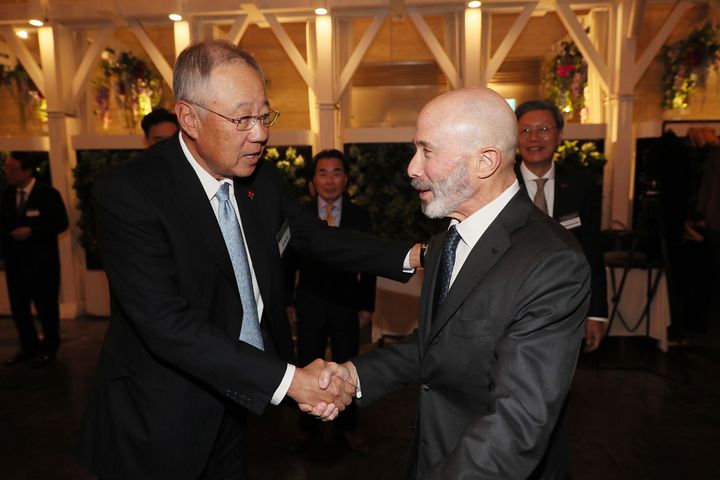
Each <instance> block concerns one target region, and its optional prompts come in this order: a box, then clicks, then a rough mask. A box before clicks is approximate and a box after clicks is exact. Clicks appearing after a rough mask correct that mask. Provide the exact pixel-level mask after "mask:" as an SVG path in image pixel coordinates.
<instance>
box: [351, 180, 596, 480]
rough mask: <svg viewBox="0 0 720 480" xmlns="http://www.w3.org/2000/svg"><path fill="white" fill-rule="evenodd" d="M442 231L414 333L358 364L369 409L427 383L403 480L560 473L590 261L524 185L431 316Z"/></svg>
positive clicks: (432, 249)
mask: <svg viewBox="0 0 720 480" xmlns="http://www.w3.org/2000/svg"><path fill="white" fill-rule="evenodd" d="M445 236H446V233H442V234H440V235H437V236H435V237H433V238H432V239H431V241H430V244H429V246H428V251H427V257H426V266H427V270H426V272H425V279H424V283H423V287H422V294H421V300H420V321H419V325H418V329H417V330H416V331H415V332H414V333H413V334H412V335H411V336H410V337H408V339H406V340H405V341H404V342H402V343H399V344H395V345H392V346H390V347H387V348H383V349H380V350H376V351H374V352H371V353H369V354H367V355H365V356H362V357H359V358H358V359H356V360H354V362H355V364H356V366H357V369H358V374H359V377H360V383H361V386H362V403H363V404H365V403H366V402H372V401H374V400H375V399H377V398H379V397H380V396H382V395H384V394H385V393H387V392H388V391H390V390H392V389H394V388H396V387H398V386H400V385H402V384H406V383H418V384H420V385H421V388H420V398H419V402H418V413H417V419H416V424H415V429H414V432H415V437H414V441H413V447H412V453H411V456H410V461H409V468H408V473H407V478H411V479H415V478H418V479H424V480H425V479H443V480H449V479H460V478H473V479H503V480H505V479H526V478H543V479H550V478H564V477H563V475H564V473H565V467H566V466H565V465H564V456H563V455H562V452H558V448H560V447H559V446H558V445H556V444H555V443H554V442H552V441H551V438H552V437H553V436H554V433H555V430H556V423H557V421H558V418H559V417H560V414H561V411H562V407H563V403H564V399H565V396H566V394H567V391H568V389H569V387H570V382H571V380H572V376H573V372H574V369H575V363H576V361H577V356H578V350H579V347H580V338H581V337H582V332H583V331H582V325H583V321H584V318H585V314H586V312H587V305H588V297H589V283H590V274H589V269H588V266H587V261H586V260H585V256H584V255H583V253H582V250H581V249H580V247H579V245H577V241H576V240H575V238H574V237H573V236H572V235H571V234H569V233H568V232H567V231H566V230H565V229H563V228H562V227H561V226H560V225H558V224H557V222H555V221H554V220H552V219H550V218H549V217H548V216H546V215H544V214H542V213H541V212H540V211H539V210H537V209H536V208H535V207H534V206H533V204H532V203H531V202H530V200H529V199H528V198H527V194H526V193H525V192H524V191H523V190H520V191H518V192H517V194H516V195H515V196H514V197H513V198H512V200H511V201H510V203H508V205H507V206H506V207H505V208H504V209H503V211H502V212H501V213H500V215H499V216H498V217H497V218H496V219H495V221H494V222H493V223H492V224H491V225H490V226H489V228H488V229H487V230H486V231H485V233H484V234H483V236H482V237H481V238H480V240H479V241H478V243H477V244H476V245H475V247H474V248H473V250H472V251H471V253H470V255H469V256H468V258H467V260H466V261H465V263H464V264H463V267H462V269H461V270H460V272H459V274H458V276H457V278H456V279H455V281H454V283H453V284H452V286H451V288H450V290H449V291H448V294H447V297H446V299H445V301H444V302H443V303H442V304H441V305H440V307H439V308H438V310H437V312H436V313H435V314H434V315H433V313H432V306H433V297H434V294H435V288H436V286H435V284H436V281H437V276H438V275H437V272H438V268H439V262H440V252H441V249H442V244H443V242H444V239H445Z"/></svg>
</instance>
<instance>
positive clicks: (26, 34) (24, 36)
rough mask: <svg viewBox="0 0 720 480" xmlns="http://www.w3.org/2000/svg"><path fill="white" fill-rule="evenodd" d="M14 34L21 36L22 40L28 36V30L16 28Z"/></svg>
mask: <svg viewBox="0 0 720 480" xmlns="http://www.w3.org/2000/svg"><path fill="white" fill-rule="evenodd" d="M15 35H17V36H18V37H20V38H22V39H23V40H25V39H27V38H28V32H27V30H18V31H16V32H15Z"/></svg>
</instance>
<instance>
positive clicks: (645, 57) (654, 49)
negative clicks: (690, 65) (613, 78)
mask: <svg viewBox="0 0 720 480" xmlns="http://www.w3.org/2000/svg"><path fill="white" fill-rule="evenodd" d="M690 7H692V2H689V1H686V0H681V1H679V2H678V3H676V4H675V7H674V8H673V9H672V11H671V12H670V14H669V15H668V17H667V18H666V19H665V22H663V24H662V26H661V27H660V29H659V30H658V31H657V33H656V34H655V37H653V39H652V40H651V41H650V43H649V44H648V46H647V47H646V48H645V51H644V52H643V53H642V55H641V56H640V58H639V59H638V61H637V63H635V78H634V81H633V85H637V82H639V81H640V78H641V77H642V76H643V74H644V73H645V70H647V68H648V67H649V66H650V63H651V62H652V61H653V59H654V58H655V55H657V53H658V52H659V51H660V49H661V48H662V46H663V45H664V44H665V41H666V40H667V39H668V37H669V36H670V34H671V33H672V31H673V29H674V28H675V26H676V25H677V24H678V22H679V21H680V19H681V18H682V16H683V15H684V14H685V12H687V11H688V9H690Z"/></svg>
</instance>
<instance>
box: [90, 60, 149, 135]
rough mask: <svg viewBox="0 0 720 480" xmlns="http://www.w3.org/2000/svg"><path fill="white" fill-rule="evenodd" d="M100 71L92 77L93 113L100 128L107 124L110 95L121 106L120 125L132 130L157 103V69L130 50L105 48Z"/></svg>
mask: <svg viewBox="0 0 720 480" xmlns="http://www.w3.org/2000/svg"><path fill="white" fill-rule="evenodd" d="M100 68H101V71H102V73H101V74H100V75H99V76H98V77H97V78H96V79H95V80H94V82H93V83H94V86H95V106H96V114H97V115H98V117H100V119H101V120H102V123H103V127H104V128H107V127H108V126H109V124H110V104H111V97H113V99H114V100H115V103H116V105H117V106H118V107H119V108H121V109H122V114H123V125H124V127H125V128H129V129H134V128H135V126H136V125H137V123H138V122H139V121H140V120H141V119H142V117H143V116H145V115H147V114H148V113H150V112H151V111H152V109H153V107H155V106H157V105H158V104H159V103H160V100H161V97H162V80H161V78H160V74H159V73H158V71H157V70H156V69H155V68H154V67H152V66H150V65H148V64H147V63H146V62H145V61H144V60H142V59H140V58H138V57H136V56H135V55H133V54H132V53H130V52H120V54H117V53H116V52H115V50H113V49H111V48H108V49H106V50H105V51H104V52H103V53H102V56H101V60H100Z"/></svg>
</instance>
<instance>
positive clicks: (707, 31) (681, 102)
mask: <svg viewBox="0 0 720 480" xmlns="http://www.w3.org/2000/svg"><path fill="white" fill-rule="evenodd" d="M662 55H663V61H664V62H665V72H664V73H663V77H662V83H663V91H664V95H663V102H662V106H663V108H687V107H688V101H689V99H690V94H691V93H692V92H694V91H695V90H696V89H697V87H698V85H703V84H704V83H705V77H706V76H707V71H708V69H709V68H710V67H711V66H714V67H715V68H716V69H717V68H718V63H719V62H720V39H719V38H718V32H717V30H716V29H715V28H713V26H712V25H711V24H710V22H708V23H706V24H705V26H704V27H702V28H696V29H695V30H693V31H692V32H690V35H688V37H687V38H686V39H684V40H678V41H677V42H675V43H673V44H671V45H667V46H665V47H664V48H663V53H662Z"/></svg>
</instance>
